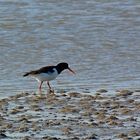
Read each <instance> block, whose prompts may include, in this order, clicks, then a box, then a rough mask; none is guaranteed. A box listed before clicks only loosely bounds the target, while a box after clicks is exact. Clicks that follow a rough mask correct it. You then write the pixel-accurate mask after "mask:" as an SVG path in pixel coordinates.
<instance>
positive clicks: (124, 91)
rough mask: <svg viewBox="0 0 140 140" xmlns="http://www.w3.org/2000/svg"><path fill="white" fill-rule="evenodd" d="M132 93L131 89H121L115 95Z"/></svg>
mask: <svg viewBox="0 0 140 140" xmlns="http://www.w3.org/2000/svg"><path fill="white" fill-rule="evenodd" d="M132 94H133V91H130V90H127V89H124V90H121V91H120V92H119V93H118V94H117V95H118V96H128V95H132Z"/></svg>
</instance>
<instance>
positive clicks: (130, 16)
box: [0, 0, 140, 97]
mask: <svg viewBox="0 0 140 140" xmlns="http://www.w3.org/2000/svg"><path fill="white" fill-rule="evenodd" d="M139 13H140V2H139V0H133V1H129V0H125V1H123V2H122V1H118V0H105V1H97V0H94V1H93V0H86V1H85V0H77V1H75V0H61V1H57V0H30V1H28V0H22V1H19V0H12V1H11V0H0V71H1V72H0V97H6V96H9V95H11V94H16V93H18V92H19V91H36V89H37V82H36V81H34V80H33V79H30V78H23V77H22V75H23V74H24V72H26V71H29V70H32V69H36V68H40V67H42V66H45V65H50V64H57V63H59V62H61V61H66V62H68V63H69V64H70V66H71V68H72V69H74V70H75V71H76V73H77V74H76V75H75V76H73V75H71V74H70V73H69V72H66V71H65V72H63V74H62V75H61V76H59V77H58V78H57V80H56V81H53V82H52V83H51V84H52V86H53V87H55V90H66V91H69V90H78V91H80V90H82V91H92V90H97V89H100V88H106V89H109V90H111V89H118V88H131V89H133V88H135V89H137V88H139V86H140V71H139V70H140V63H139V61H140V46H139V45H140V16H139ZM44 90H46V85H45V84H44Z"/></svg>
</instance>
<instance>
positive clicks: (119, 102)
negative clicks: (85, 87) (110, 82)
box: [0, 89, 140, 140]
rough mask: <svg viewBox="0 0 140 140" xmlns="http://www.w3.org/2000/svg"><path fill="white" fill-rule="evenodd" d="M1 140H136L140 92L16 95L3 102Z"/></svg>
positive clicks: (139, 132)
mask: <svg viewBox="0 0 140 140" xmlns="http://www.w3.org/2000/svg"><path fill="white" fill-rule="evenodd" d="M0 139H4V140H15V139H16V140H93V139H99V140H109V139H111V140H112V139H115V140H119V139H122V140H128V139H129V140H131V139H134V140H139V139H140V91H139V90H135V91H130V90H127V89H123V90H117V91H114V92H113V93H112V92H109V91H107V90H104V89H101V90H98V91H97V92H95V93H90V94H87V93H78V92H70V93H54V94H40V95H39V94H32V93H19V94H17V95H15V96H10V97H7V98H3V99H1V100H0Z"/></svg>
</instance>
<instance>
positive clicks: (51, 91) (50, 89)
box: [47, 81, 53, 93]
mask: <svg viewBox="0 0 140 140" xmlns="http://www.w3.org/2000/svg"><path fill="white" fill-rule="evenodd" d="M47 85H48V87H49V91H50V93H53V90H52V88H51V86H50V83H49V81H47Z"/></svg>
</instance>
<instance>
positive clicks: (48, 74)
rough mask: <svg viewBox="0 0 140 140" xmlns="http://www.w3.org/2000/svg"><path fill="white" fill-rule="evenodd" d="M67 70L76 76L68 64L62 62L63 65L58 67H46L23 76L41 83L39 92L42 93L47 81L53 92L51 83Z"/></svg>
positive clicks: (60, 64)
mask: <svg viewBox="0 0 140 140" xmlns="http://www.w3.org/2000/svg"><path fill="white" fill-rule="evenodd" d="M65 69H68V70H69V71H70V72H72V73H73V74H75V72H74V71H73V70H72V69H70V68H69V65H68V63H65V62H62V63H59V64H57V65H56V66H46V67H42V68H40V69H38V70H33V71H30V72H27V73H25V74H24V75H23V76H24V77H25V76H32V77H34V78H35V79H36V80H37V81H38V82H39V83H40V85H39V91H41V87H42V84H43V82H44V81H46V82H47V85H48V87H49V90H50V91H52V88H51V86H50V83H49V81H51V80H54V79H55V78H56V77H57V76H58V75H59V74H60V73H61V72H62V71H63V70H65Z"/></svg>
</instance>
